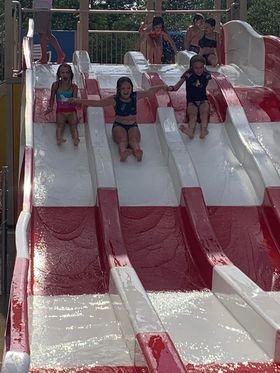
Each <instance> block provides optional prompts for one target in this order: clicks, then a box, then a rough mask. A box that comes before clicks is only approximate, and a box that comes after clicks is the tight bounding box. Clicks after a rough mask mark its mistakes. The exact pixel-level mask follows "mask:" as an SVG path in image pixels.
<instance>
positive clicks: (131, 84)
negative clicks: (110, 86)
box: [117, 76, 133, 97]
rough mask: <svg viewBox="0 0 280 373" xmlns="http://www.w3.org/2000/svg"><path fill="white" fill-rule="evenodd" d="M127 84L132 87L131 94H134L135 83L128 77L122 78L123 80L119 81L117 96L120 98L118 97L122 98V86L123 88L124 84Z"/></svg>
mask: <svg viewBox="0 0 280 373" xmlns="http://www.w3.org/2000/svg"><path fill="white" fill-rule="evenodd" d="M125 82H127V83H129V84H130V86H131V94H132V92H133V83H132V81H131V79H130V78H129V77H127V76H122V77H121V78H119V79H118V80H117V96H118V97H119V96H120V89H121V86H122V84H123V83H125Z"/></svg>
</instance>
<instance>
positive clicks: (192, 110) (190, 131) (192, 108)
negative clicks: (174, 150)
mask: <svg viewBox="0 0 280 373" xmlns="http://www.w3.org/2000/svg"><path fill="white" fill-rule="evenodd" d="M187 110H188V116H189V125H188V127H185V126H180V127H179V128H180V130H181V131H182V132H184V133H185V134H186V135H187V136H189V138H190V139H192V138H193V135H194V131H195V126H196V121H197V114H198V108H197V106H196V105H195V104H193V103H191V102H190V103H189V104H188V108H187Z"/></svg>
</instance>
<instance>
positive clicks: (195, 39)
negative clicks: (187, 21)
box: [184, 13, 204, 54]
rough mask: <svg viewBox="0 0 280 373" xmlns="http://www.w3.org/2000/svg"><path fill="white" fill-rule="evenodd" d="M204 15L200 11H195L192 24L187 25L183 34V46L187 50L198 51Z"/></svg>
mask: <svg viewBox="0 0 280 373" xmlns="http://www.w3.org/2000/svg"><path fill="white" fill-rule="evenodd" d="M203 25H204V17H203V15H202V14H200V13H196V14H195V15H194V17H193V22H192V25H191V26H189V28H188V29H187V32H186V34H185V40H184V48H185V50H187V51H190V52H194V53H197V54H198V53H199V50H200V47H199V40H200V39H201V38H202V36H203V30H202V28H203Z"/></svg>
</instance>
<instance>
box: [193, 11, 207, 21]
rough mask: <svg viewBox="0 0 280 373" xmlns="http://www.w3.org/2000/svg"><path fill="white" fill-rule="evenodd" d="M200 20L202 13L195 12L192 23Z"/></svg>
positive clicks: (202, 19)
mask: <svg viewBox="0 0 280 373" xmlns="http://www.w3.org/2000/svg"><path fill="white" fill-rule="evenodd" d="M200 20H201V21H204V15H203V14H201V13H195V15H194V16H193V23H195V22H196V21H200Z"/></svg>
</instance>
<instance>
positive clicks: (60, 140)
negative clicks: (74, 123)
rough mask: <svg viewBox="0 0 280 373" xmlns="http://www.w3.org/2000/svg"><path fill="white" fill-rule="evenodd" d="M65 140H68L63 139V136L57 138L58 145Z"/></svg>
mask: <svg viewBox="0 0 280 373" xmlns="http://www.w3.org/2000/svg"><path fill="white" fill-rule="evenodd" d="M64 142H66V140H65V139H63V138H62V137H61V138H59V139H57V140H56V143H57V145H61V144H63V143H64Z"/></svg>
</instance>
